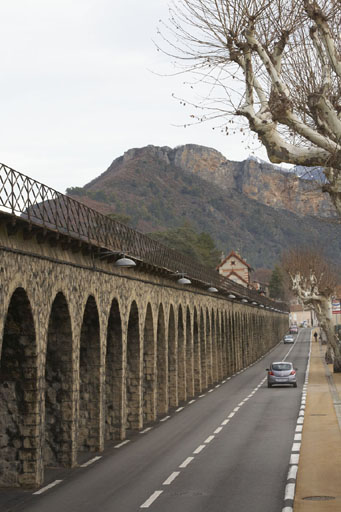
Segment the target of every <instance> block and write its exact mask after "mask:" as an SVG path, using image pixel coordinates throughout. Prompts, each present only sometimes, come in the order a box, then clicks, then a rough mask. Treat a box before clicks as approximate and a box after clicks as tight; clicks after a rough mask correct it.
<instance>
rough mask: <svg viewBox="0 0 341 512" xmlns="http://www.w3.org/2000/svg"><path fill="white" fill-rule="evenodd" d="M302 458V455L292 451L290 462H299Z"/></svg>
mask: <svg viewBox="0 0 341 512" xmlns="http://www.w3.org/2000/svg"><path fill="white" fill-rule="evenodd" d="M299 460H300V456H299V454H298V453H292V454H291V455H290V462H289V464H298V461H299Z"/></svg>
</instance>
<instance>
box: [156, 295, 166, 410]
mask: <svg viewBox="0 0 341 512" xmlns="http://www.w3.org/2000/svg"><path fill="white" fill-rule="evenodd" d="M156 340H157V341H156V342H157V414H158V415H160V414H165V413H166V412H167V411H168V398H167V383H168V357H167V356H168V354H167V343H166V325H165V314H164V310H163V306H162V304H160V307H159V313H158V318H157V338H156Z"/></svg>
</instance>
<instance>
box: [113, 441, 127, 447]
mask: <svg viewBox="0 0 341 512" xmlns="http://www.w3.org/2000/svg"><path fill="white" fill-rule="evenodd" d="M128 443H130V439H126V440H125V441H123V442H122V443H120V444H117V445H116V446H114V448H121V446H124V445H125V444H128Z"/></svg>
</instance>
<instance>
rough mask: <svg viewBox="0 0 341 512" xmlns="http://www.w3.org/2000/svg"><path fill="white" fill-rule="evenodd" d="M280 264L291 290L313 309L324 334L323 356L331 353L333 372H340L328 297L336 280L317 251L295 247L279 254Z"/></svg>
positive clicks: (340, 357) (339, 348)
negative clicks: (287, 277) (325, 345)
mask: <svg viewBox="0 0 341 512" xmlns="http://www.w3.org/2000/svg"><path fill="white" fill-rule="evenodd" d="M282 268H283V269H284V270H285V271H286V272H287V274H288V276H289V278H290V287H291V290H292V292H293V294H294V295H295V296H296V297H297V298H298V299H299V301H300V303H301V304H302V305H303V306H307V307H309V308H311V309H313V310H314V311H315V313H316V316H317V319H318V322H319V325H320V327H321V328H322V330H323V331H324V333H325V335H326V338H327V357H328V355H331V357H332V361H333V365H334V372H341V345H340V341H339V340H338V337H337V336H336V333H335V331H334V326H333V322H332V297H333V294H334V292H335V288H336V286H337V284H338V281H339V274H337V272H335V271H334V270H333V265H332V264H331V263H330V262H328V261H327V260H326V259H325V258H324V256H323V254H321V251H319V250H316V249H305V248H295V249H290V250H288V251H286V252H285V253H284V254H283V256H282Z"/></svg>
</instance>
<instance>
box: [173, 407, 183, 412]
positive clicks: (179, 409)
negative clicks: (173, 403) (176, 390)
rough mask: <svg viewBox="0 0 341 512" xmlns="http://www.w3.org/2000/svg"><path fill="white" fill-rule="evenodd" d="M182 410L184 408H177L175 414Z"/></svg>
mask: <svg viewBox="0 0 341 512" xmlns="http://www.w3.org/2000/svg"><path fill="white" fill-rule="evenodd" d="M183 409H184V407H178V409H177V410H176V411H175V412H180V411H182V410H183Z"/></svg>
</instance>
